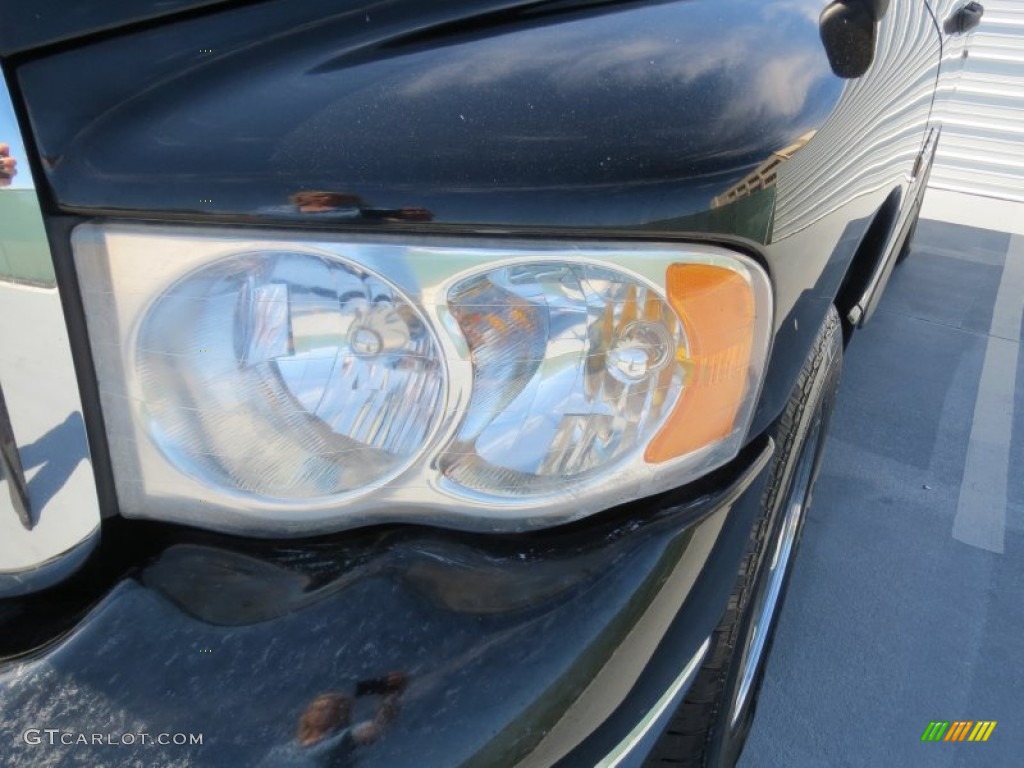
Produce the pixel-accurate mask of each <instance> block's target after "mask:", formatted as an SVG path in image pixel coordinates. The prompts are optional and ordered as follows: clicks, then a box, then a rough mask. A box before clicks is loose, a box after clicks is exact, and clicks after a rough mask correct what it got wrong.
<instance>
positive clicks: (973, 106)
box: [931, 0, 1024, 202]
mask: <svg viewBox="0 0 1024 768" xmlns="http://www.w3.org/2000/svg"><path fill="white" fill-rule="evenodd" d="M982 4H983V5H984V6H985V16H984V18H983V20H982V23H981V25H980V26H979V27H978V29H977V30H976V31H975V33H974V38H973V39H972V41H971V46H970V56H969V57H968V59H967V63H966V67H965V69H964V72H963V74H962V76H961V78H960V82H959V84H958V86H957V89H956V94H955V96H954V98H953V99H952V101H951V102H947V103H946V104H945V105H944V106H943V107H942V117H943V123H944V126H945V127H944V128H943V132H942V142H941V143H940V145H939V153H938V157H937V158H936V163H935V168H934V169H933V171H932V176H931V186H932V187H936V188H939V189H951V190H955V191H957V192H968V193H972V194H980V195H986V196H988V197H999V198H1003V199H1006V200H1016V201H1021V202H1024V0H982Z"/></svg>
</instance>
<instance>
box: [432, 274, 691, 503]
mask: <svg viewBox="0 0 1024 768" xmlns="http://www.w3.org/2000/svg"><path fill="white" fill-rule="evenodd" d="M448 303H449V307H450V308H451V311H452V314H453V315H454V316H455V318H456V319H457V320H458V323H459V326H460V327H461V329H462V333H463V335H464V336H465V339H466V341H467V342H468V345H469V350H470V354H471V358H472V363H473V390H472V391H473V395H472V400H471V402H470V406H469V413H468V414H467V416H466V418H465V420H464V422H463V424H462V427H461V429H460V431H459V434H458V437H457V438H456V442H455V444H454V445H453V446H452V447H451V448H450V449H449V450H448V451H447V452H446V453H445V455H444V456H443V457H442V459H441V463H442V469H443V471H444V473H445V476H446V477H447V478H448V479H449V480H451V481H453V482H455V483H457V484H458V485H460V486H463V487H466V488H469V489H472V490H475V491H480V492H484V493H488V494H494V495H499V496H512V497H514V496H524V495H530V494H537V493H545V492H550V491H561V490H564V488H565V487H566V485H565V484H566V482H569V481H578V480H581V479H584V478H586V477H588V476H590V475H592V474H594V473H596V472H599V471H601V470H602V469H604V468H607V467H609V466H610V465H612V464H613V463H617V462H618V461H620V460H622V459H625V458H627V457H629V456H630V455H632V454H635V453H637V452H640V451H642V450H643V449H644V447H645V446H646V444H647V442H648V441H649V440H650V439H651V438H652V437H653V435H654V434H655V433H656V432H657V431H658V428H659V427H660V426H661V424H662V423H663V422H664V420H665V418H666V417H667V416H668V413H669V412H670V410H671V408H672V406H673V405H674V404H675V402H676V401H677V399H678V398H679V394H680V392H681V390H682V387H683V386H684V383H685V369H684V366H683V364H682V363H681V362H680V358H681V355H679V354H677V353H678V351H680V350H685V348H686V339H685V336H684V333H683V329H682V327H681V325H680V323H679V321H678V319H677V318H676V315H675V313H674V312H673V311H672V309H671V308H670V307H669V306H668V305H667V303H666V302H665V301H664V299H663V298H662V296H661V295H660V294H659V293H658V292H656V291H655V290H654V289H653V288H651V287H649V286H647V285H645V284H643V283H641V282H640V281H639V280H638V279H636V278H633V277H630V276H628V275H626V274H623V273H620V272H618V271H615V270H612V269H608V268H604V267H599V266H594V265H587V264H570V263H557V262H541V263H535V264H519V265H515V266H508V267H501V268H498V269H494V270H491V271H489V272H487V273H485V274H481V275H477V276H473V277H470V278H467V279H465V280H462V281H460V282H459V283H457V284H456V285H455V286H453V287H452V289H451V290H450V291H449V294H448Z"/></svg>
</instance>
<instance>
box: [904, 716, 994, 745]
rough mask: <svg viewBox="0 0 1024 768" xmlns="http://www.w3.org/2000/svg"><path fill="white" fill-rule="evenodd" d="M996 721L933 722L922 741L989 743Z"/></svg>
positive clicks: (929, 724) (926, 729) (925, 730)
mask: <svg viewBox="0 0 1024 768" xmlns="http://www.w3.org/2000/svg"><path fill="white" fill-rule="evenodd" d="M996 722H997V721H996V720H978V721H974V720H954V721H952V722H950V721H949V720H932V721H931V722H930V723H928V727H927V728H925V729H924V734H922V736H921V741H988V737H989V736H991V735H992V731H994V730H995V729H996Z"/></svg>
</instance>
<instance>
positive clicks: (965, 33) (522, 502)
mask: <svg viewBox="0 0 1024 768" xmlns="http://www.w3.org/2000/svg"><path fill="white" fill-rule="evenodd" d="M981 14H982V8H981V6H980V5H979V4H978V3H975V2H963V0H891V2H890V0H834V2H831V3H829V2H826V0H646V1H643V2H641V1H635V0H431V2H417V1H416V0H287V2H286V1H285V0H250V1H246V0H131V2H128V0H104V1H102V2H101V1H100V0H48V1H47V2H26V0H0V61H2V66H3V87H2V90H3V92H2V93H0V143H2V144H3V145H4V146H3V147H0V183H2V185H3V188H2V189H0V259H2V260H0V388H2V390H0V391H2V397H0V449H2V450H0V457H2V477H3V479H2V484H3V485H4V486H5V488H3V489H0V719H2V722H3V736H2V738H0V764H3V765H4V766H55V765H109V766H120V765H126V766H127V765H147V766H149V765H161V766H192V765H194V766H255V765H265V766H282V767H283V766H288V765H309V766H312V765H355V764H358V765H365V766H371V765H372V766H387V767H388V768H391V767H393V766H415V767H416V768H423V767H426V766H467V767H470V766H521V767H522V768H531V767H538V768H547V766H553V765H559V766H584V767H585V768H590V767H591V766H602V767H608V768H612V767H614V766H639V765H656V766H670V765H671V766H678V765H701V766H704V765H732V764H734V763H735V762H736V760H737V759H738V757H739V754H740V751H741V749H742V746H743V742H744V739H745V736H746V734H747V731H748V730H749V728H750V724H751V722H752V719H753V716H754V709H755V703H756V698H757V692H758V688H759V685H760V680H761V677H762V675H763V669H764V664H765V659H766V657H767V654H768V650H769V648H770V645H771V639H772V629H773V624H774V621H775V619H776V616H777V614H778V611H779V607H780V605H781V601H782V599H783V597H784V595H785V591H786V581H787V576H788V574H789V572H790V570H791V567H792V563H793V556H794V553H795V549H796V547H797V544H798V542H799V539H800V533H801V526H802V523H803V520H804V518H805V515H806V513H807V509H808V506H809V505H810V503H811V496H812V490H813V486H814V481H815V477H816V475H817V470H818V467H819V464H820V462H821V458H822V452H823V447H824V445H825V440H826V436H827V433H828V425H829V417H830V414H831V412H832V408H833V404H834V403H835V400H836V397H837V391H838V385H839V378H840V369H841V362H842V358H843V350H844V348H845V346H846V345H847V344H848V343H850V341H851V338H852V337H853V336H854V335H855V334H856V331H857V329H858V328H859V327H860V326H862V325H863V324H864V323H865V322H867V321H868V320H869V319H870V318H871V315H872V312H873V310H874V308H875V307H876V305H877V303H878V301H879V297H880V296H881V294H882V291H883V290H884V288H885V285H886V282H887V280H888V278H889V275H890V274H891V272H892V270H893V268H894V267H895V265H896V264H897V262H899V261H900V260H901V258H903V257H905V256H906V255H907V253H908V245H909V239H910V236H911V234H912V231H913V228H914V225H915V223H916V220H917V216H918V212H919V209H920V205H921V200H922V196H923V194H924V190H925V187H926V184H927V180H928V175H929V172H930V169H931V164H932V160H933V158H934V156H935V149H936V146H937V144H938V141H939V137H940V133H941V129H942V125H941V109H940V106H941V101H942V100H943V99H947V98H948V97H949V96H950V95H951V94H952V92H953V91H954V89H955V84H956V78H957V76H958V71H959V68H960V64H961V61H962V60H963V57H965V56H966V55H967V53H966V43H967V40H968V38H969V32H970V30H971V28H973V27H974V26H975V25H976V24H977V23H978V21H979V19H980V18H981ZM878 375H880V376H882V375H885V374H884V372H881V371H880V372H879V374H878ZM796 599H798V597H797V598H796Z"/></svg>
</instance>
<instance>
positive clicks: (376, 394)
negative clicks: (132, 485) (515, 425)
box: [135, 251, 446, 501]
mask: <svg viewBox="0 0 1024 768" xmlns="http://www.w3.org/2000/svg"><path fill="white" fill-rule="evenodd" d="M136 342H137V346H136V351H135V368H136V372H137V375H138V377H139V381H140V386H141V389H142V393H143V404H142V406H141V408H142V409H143V411H144V413H143V414H142V415H143V420H144V424H145V425H146V428H147V431H148V433H149V436H150V437H151V438H152V439H153V440H154V442H155V443H156V444H157V445H158V446H159V447H160V449H161V451H162V452H163V453H164V454H165V455H166V456H167V457H168V458H169V459H170V461H171V462H172V463H173V464H174V465H175V466H177V468H178V469H179V470H181V471H182V472H185V473H186V474H188V475H191V476H193V477H195V478H196V479H198V480H200V481H202V482H204V483H208V484H211V485H214V486H216V487H220V488H222V489H225V490H229V491H238V492H242V493H245V494H251V495H255V496H258V497H261V498H265V499H270V500H278V501H289V500H303V499H312V498H317V497H324V496H333V495H338V494H347V493H351V492H356V491H359V490H360V489H365V488H368V487H371V486H374V485H376V484H379V483H380V482H383V481H385V480H387V479H388V478H390V477H394V476H395V475H396V474H398V473H400V472H401V471H402V470H403V469H405V468H406V467H408V466H409V464H410V463H412V462H413V461H414V460H415V458H416V457H417V456H418V455H419V454H420V453H421V452H422V451H423V449H424V448H425V446H426V445H427V443H428V441H429V438H430V436H431V434H432V432H433V430H434V428H435V427H436V425H437V422H438V420H439V418H440V416H441V414H442V413H443V410H444V397H445V387H446V379H445V366H444V363H443V357H442V355H441V352H440V349H439V346H438V344H437V341H436V340H435V338H434V337H433V334H432V332H431V331H430V329H429V326H428V324H427V323H426V322H425V321H424V319H423V318H422V316H421V315H420V313H419V312H418V310H417V309H416V308H415V307H414V305H413V304H412V302H411V301H410V300H409V299H407V298H406V297H405V296H404V295H402V293H401V292H400V291H399V290H398V289H397V288H396V287H395V286H393V285H391V284H390V283H388V282H387V281H385V280H383V279H382V278H380V277H379V276H377V275H374V274H372V273H370V272H369V271H367V270H365V269H364V268H362V267H360V266H357V265H355V264H352V263H349V262H347V261H343V260H341V259H338V258H336V257H327V256H322V255H319V254H313V253H304V252H290V251H279V252H278V251H261V252H253V253H243V254H235V255H232V256H230V257H226V258H222V259H219V260H217V261H215V262H212V263H209V264H207V265H204V266H203V267H201V268H199V269H197V270H195V271H193V272H191V273H189V274H187V275H186V276H184V277H183V278H181V279H180V280H178V281H177V282H176V283H175V284H173V285H172V286H171V287H170V288H168V289H167V290H166V291H165V292H164V293H163V294H161V295H160V296H159V297H158V298H157V299H156V301H155V302H154V303H153V304H152V305H151V306H150V308H149V309H148V311H147V312H146V314H145V315H144V318H143V320H142V322H141V324H140V327H139V332H138V334H137V340H136Z"/></svg>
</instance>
